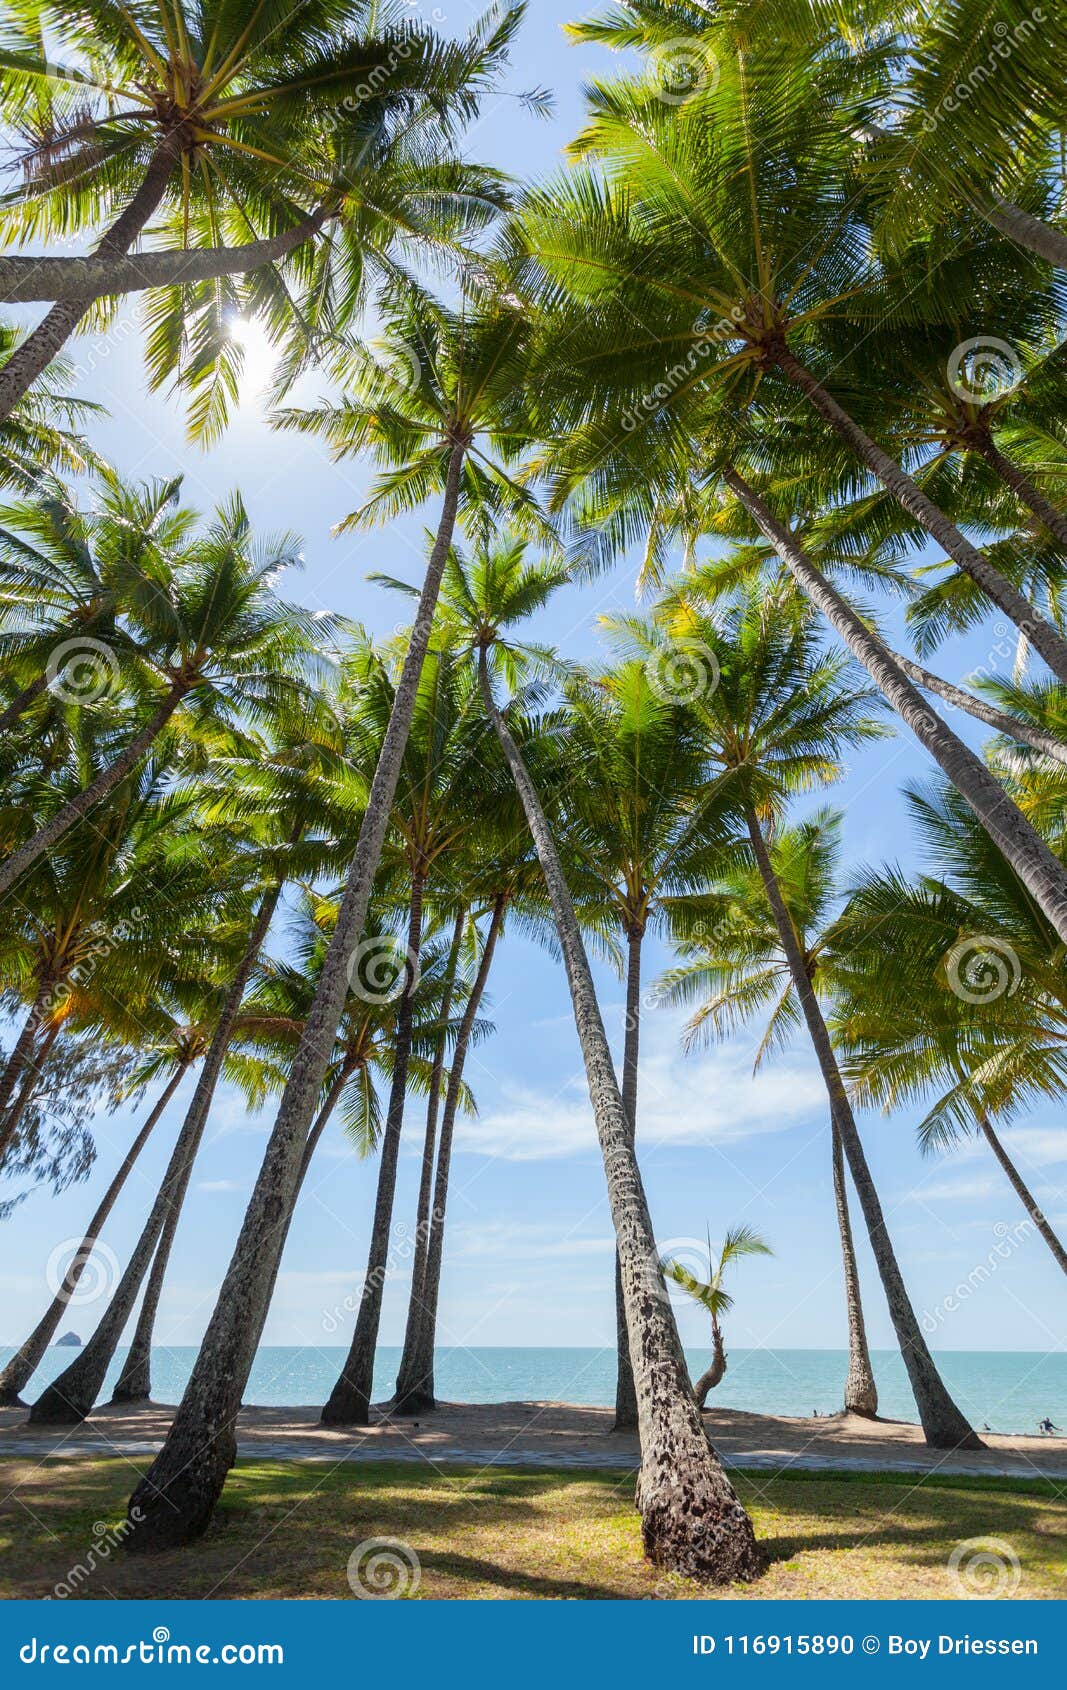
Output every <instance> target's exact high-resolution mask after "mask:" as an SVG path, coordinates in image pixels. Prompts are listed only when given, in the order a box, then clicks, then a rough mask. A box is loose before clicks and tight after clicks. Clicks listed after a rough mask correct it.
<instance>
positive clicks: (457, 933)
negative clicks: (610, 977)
mask: <svg viewBox="0 0 1067 1690" xmlns="http://www.w3.org/2000/svg"><path fill="white" fill-rule="evenodd" d="M466 924H467V909H466V906H465V905H461V906H460V911H459V914H458V915H457V916H456V925H455V927H454V928H453V930H452V943H451V946H450V947H449V952H448V965H447V969H446V973H445V985H444V994H443V997H442V1000H441V1033H440V1037H439V1038H438V1040H437V1048H436V1049H435V1051H434V1055H433V1068H432V1069H431V1072H430V1095H429V1099H428V1100H427V1104H426V1134H425V1137H424V1139H423V1145H422V1168H421V1170H420V1173H419V1197H418V1203H417V1205H416V1209H415V1257H414V1260H413V1262H412V1265H411V1291H410V1292H409V1294H408V1315H407V1321H406V1323H405V1327H404V1348H403V1351H402V1352H401V1356H400V1366H399V1368H398V1370H397V1375H396V1388H395V1390H394V1392H393V1402H394V1404H396V1405H400V1404H401V1403H404V1402H405V1401H406V1398H407V1395H408V1392H409V1391H410V1389H411V1387H412V1384H413V1379H412V1369H413V1368H414V1366H415V1362H416V1355H417V1350H418V1331H419V1323H420V1321H421V1319H422V1306H423V1298H424V1296H425V1292H426V1258H427V1253H428V1249H429V1243H430V1198H431V1193H432V1190H433V1168H434V1157H435V1155H436V1152H437V1116H438V1114H439V1112H440V1108H441V1080H442V1076H443V1075H444V1071H445V1051H446V1047H447V1040H448V1020H449V1016H450V1015H451V1013H452V994H453V991H454V990H455V982H456V974H457V971H458V969H459V953H460V947H461V946H462V943H463V930H464V928H465V926H466Z"/></svg>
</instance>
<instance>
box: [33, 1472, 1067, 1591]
mask: <svg viewBox="0 0 1067 1690" xmlns="http://www.w3.org/2000/svg"><path fill="white" fill-rule="evenodd" d="M133 1477H134V1473H133V1468H132V1465H131V1463H130V1462H128V1461H119V1460H106V1461H93V1460H87V1459H84V1458H78V1459H75V1460H69V1461H64V1460H62V1459H53V1460H47V1461H42V1462H31V1461H26V1460H18V1459H8V1460H4V1461H2V1462H0V1499H2V1501H0V1595H3V1596H4V1597H12V1596H46V1595H50V1594H52V1593H53V1591H54V1590H55V1587H56V1586H59V1585H61V1584H62V1583H63V1581H68V1580H70V1578H71V1570H72V1569H73V1568H75V1567H79V1566H80V1567H81V1568H83V1569H86V1571H85V1572H84V1575H82V1574H79V1575H76V1576H75V1582H76V1589H75V1590H74V1591H73V1592H72V1594H76V1595H78V1596H80V1597H83V1598H84V1597H98V1598H108V1597H146V1596H161V1595H165V1596H168V1597H197V1596H199V1597H203V1596H220V1597H222V1596H229V1597H267V1596H276V1597H339V1598H351V1594H352V1593H351V1590H350V1587H349V1583H348V1578H347V1573H346V1569H347V1566H348V1561H349V1557H350V1556H351V1554H352V1552H353V1550H354V1549H356V1547H357V1545H359V1544H361V1543H364V1542H366V1541H367V1540H368V1539H373V1538H382V1537H387V1538H393V1539H398V1540H400V1541H401V1542H402V1543H403V1544H404V1545H406V1546H409V1549H410V1551H412V1552H413V1553H414V1555H415V1556H416V1557H417V1559H418V1563H419V1566H420V1567H421V1580H420V1583H419V1585H418V1591H417V1594H418V1597H419V1598H432V1597H444V1598H457V1597H492V1598H509V1597H568V1598H573V1597H597V1598H599V1597H604V1598H610V1597H653V1598H659V1599H667V1600H679V1601H684V1600H686V1599H688V1598H692V1597H706V1596H707V1595H709V1591H708V1590H707V1589H706V1588H705V1587H704V1586H701V1585H696V1584H692V1583H690V1582H688V1581H685V1580H681V1579H676V1578H671V1577H665V1576H664V1575H663V1574H662V1573H659V1572H658V1571H656V1570H655V1569H654V1568H652V1567H649V1566H647V1565H646V1564H645V1563H644V1562H643V1561H642V1558H641V1542H640V1533H639V1529H638V1521H637V1515H636V1514H635V1512H634V1509H633V1504H632V1481H631V1480H630V1479H628V1478H624V1477H621V1476H620V1475H619V1474H618V1473H601V1472H597V1473H590V1472H582V1473H576V1472H573V1471H570V1472H551V1471H537V1472H531V1471H530V1470H529V1469H526V1470H524V1471H516V1470H502V1469H499V1468H497V1469H484V1468H482V1469H475V1468H464V1467H455V1468H450V1469H449V1470H448V1472H447V1475H444V1474H442V1473H440V1472H433V1471H431V1470H430V1469H428V1468H421V1467H414V1466H407V1465H402V1464H399V1463H398V1464H393V1465H388V1466H387V1465H385V1464H381V1465H377V1464H375V1465H371V1464H368V1465H366V1466H356V1465H353V1464H350V1463H349V1464H344V1465H340V1466H337V1467H335V1468H332V1469H331V1468H330V1467H328V1466H326V1465H325V1464H319V1463H313V1462H303V1463H302V1462H297V1461H288V1462H286V1461H242V1462H241V1463H240V1464H239V1465H238V1467H237V1468H236V1469H235V1471H234V1473H233V1474H232V1475H231V1478H230V1482H229V1484H228V1485H227V1488H226V1495H225V1499H224V1501H223V1504H222V1507H221V1508H220V1510H219V1512H218V1515H217V1517H216V1520H215V1523H214V1525H213V1526H212V1529H211V1530H210V1532H209V1533H208V1534H207V1536H206V1537H205V1538H204V1539H203V1540H202V1541H201V1542H200V1543H198V1544H196V1545H194V1546H193V1547H192V1548H190V1549H187V1550H184V1551H179V1552H172V1553H168V1554H166V1555H161V1556H158V1557H155V1558H152V1559H148V1560H145V1559H141V1558H136V1559H135V1558H133V1557H127V1556H124V1555H123V1554H122V1553H121V1550H119V1549H116V1548H114V1547H113V1544H114V1538H113V1536H112V1535H111V1532H110V1530H109V1528H112V1527H115V1526H117V1525H118V1523H119V1522H120V1521H121V1520H122V1518H123V1515H124V1512H125V1502H126V1497H127V1495H128V1494H129V1491H130V1487H131V1483H132V1480H133ZM736 1482H737V1485H738V1488H739V1490H740V1492H741V1495H742V1497H743V1499H744V1501H745V1503H746V1505H747V1507H748V1508H749V1510H750V1512H751V1514H752V1517H753V1520H754V1522H755V1527H756V1533H757V1536H758V1537H759V1539H760V1542H761V1544H762V1546H763V1549H764V1551H765V1553H766V1556H767V1571H766V1573H765V1575H764V1577H763V1578H762V1579H761V1580H760V1581H759V1582H758V1583H757V1584H755V1585H749V1586H734V1587H731V1588H730V1589H729V1590H725V1591H722V1592H720V1593H718V1594H722V1595H729V1596H747V1595H751V1596H766V1597H786V1598H797V1597H812V1596H825V1597H865V1596H869V1597H905V1596H907V1597H936V1596H947V1597H953V1596H958V1595H960V1594H961V1590H960V1586H959V1583H958V1582H957V1580H956V1579H955V1578H954V1576H953V1574H952V1573H951V1571H950V1570H949V1559H950V1556H951V1555H952V1552H953V1550H954V1549H956V1548H957V1546H958V1545H959V1544H960V1543H962V1542H967V1541H969V1540H971V1539H975V1538H995V1539H997V1540H999V1543H1000V1544H1001V1545H1002V1546H1003V1548H1002V1549H998V1550H996V1551H995V1552H994V1553H995V1554H997V1555H998V1556H999V1557H1000V1559H1001V1560H1002V1561H1004V1563H1005V1565H1006V1566H1007V1567H1008V1568H1009V1569H1010V1566H1011V1561H1010V1557H1015V1558H1017V1561H1018V1566H1019V1575H1020V1576H1019V1581H1018V1586H1017V1589H1016V1591H1015V1594H1017V1595H1019V1596H1029V1597H1035V1596H1036V1597H1054V1596H1060V1597H1062V1595H1063V1593H1064V1580H1065V1574H1067V1485H1056V1484H1054V1483H1053V1482H1051V1481H1040V1480H1035V1481H1034V1482H1032V1483H1024V1482H1021V1481H1020V1482H1016V1481H1014V1480H982V1479H962V1478H961V1479H951V1478H928V1479H924V1480H921V1481H920V1480H919V1479H917V1478H916V1477H913V1476H905V1475H892V1476H889V1475H886V1476H882V1475H878V1476H870V1475H863V1476H854V1475H844V1474H808V1475H803V1476H791V1477H789V1478H771V1477H769V1476H768V1475H766V1474H762V1473H750V1474H741V1475H738V1476H736ZM94 1545H96V1548H95V1549H94V1547H93V1546H94ZM970 1554H971V1552H970V1551H965V1552H964V1564H965V1565H966V1564H967V1563H968V1562H969V1559H970ZM1009 1582H1011V1583H1013V1582H1014V1581H1013V1579H1011V1578H1009ZM711 1594H716V1593H711Z"/></svg>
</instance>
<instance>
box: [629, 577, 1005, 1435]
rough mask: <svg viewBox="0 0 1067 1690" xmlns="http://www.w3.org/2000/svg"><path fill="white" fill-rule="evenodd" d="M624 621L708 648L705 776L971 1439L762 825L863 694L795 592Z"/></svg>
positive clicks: (647, 640)
mask: <svg viewBox="0 0 1067 1690" xmlns="http://www.w3.org/2000/svg"><path fill="white" fill-rule="evenodd" d="M623 626H624V630H625V633H626V635H627V636H628V638H629V639H630V640H631V641H632V642H633V643H634V644H635V645H636V646H637V648H638V650H640V651H642V652H644V653H645V654H646V655H651V656H655V655H656V654H657V653H663V652H664V651H665V650H666V652H668V653H669V652H670V650H671V649H672V647H677V646H678V644H679V643H680V642H688V643H689V644H690V645H691V646H692V645H695V646H696V647H697V648H698V649H699V650H701V651H702V652H706V653H708V654H709V655H708V656H707V657H706V658H705V660H704V661H705V663H706V664H708V665H711V667H712V669H713V673H714V675H715V677H716V684H715V685H714V687H711V688H708V687H705V688H704V689H703V690H702V691H701V693H700V694H699V696H698V698H697V699H696V700H695V701H694V704H693V708H694V710H696V711H698V712H699V716H700V720H701V724H702V727H703V731H704V734H705V738H706V744H707V752H708V760H709V765H710V770H711V771H712V772H711V775H710V777H709V778H711V779H712V780H713V781H714V783H715V790H716V792H717V793H718V795H719V797H720V798H721V799H729V801H730V802H731V803H732V804H733V805H734V806H736V809H737V812H738V813H739V815H740V817H741V818H742V838H743V839H745V840H747V843H748V846H749V849H750V850H751V853H752V859H753V860H754V862H755V865H756V868H757V870H758V873H759V877H760V880H761V881H762V884H763V889H764V894H765V896H766V898H767V902H768V904H769V906H770V910H771V914H772V917H773V919H774V924H775V926H776V928H777V930H778V940H779V944H780V946H781V948H782V952H783V954H784V956H785V960H786V964H787V966H788V970H789V975H790V978H791V980H792V984H793V990H794V992H795V993H796V996H797V1001H798V1004H799V1007H800V1011H801V1014H802V1016H803V1019H804V1023H805V1026H806V1028H807V1031H808V1035H809V1037H810V1038H811V1041H812V1044H813V1046H814V1048H815V1054H816V1058H817V1060H818V1062H819V1067H820V1071H821V1073H822V1076H823V1081H824V1083H825V1085H826V1090H827V1094H828V1097H829V1102H830V1115H831V1121H832V1123H833V1125H834V1126H836V1128H837V1131H838V1133H839V1135H840V1137H841V1142H842V1145H843V1148H844V1152H845V1156H846V1158H847V1160H848V1165H849V1171H850V1172H851V1174H852V1181H853V1184H854V1186H855V1188H856V1192H857V1195H858V1197H859V1200H860V1206H861V1208H862V1210H863V1214H864V1220H865V1221H866V1224H867V1231H868V1234H869V1236H870V1240H871V1247H872V1250H873V1251H874V1256H875V1260H876V1262H877V1264H878V1271H879V1274H880V1277H881V1280H882V1286H883V1289H884V1291H885V1294H886V1300H887V1302H888V1304H889V1311H890V1316H891V1318H892V1320H893V1325H894V1329H895V1331H896V1334H897V1339H898V1342H899V1344H900V1349H901V1354H902V1356H903V1358H904V1362H905V1366H906V1367H907V1369H908V1377H909V1379H910V1381H911V1384H912V1389H913V1391H914V1393H915V1399H916V1404H917V1406H918V1409H919V1417H920V1420H921V1422H922V1426H923V1431H924V1432H925V1434H926V1439H927V1442H928V1443H930V1444H932V1445H934V1446H935V1447H938V1448H943V1447H949V1448H956V1447H959V1446H960V1445H961V1444H962V1445H964V1446H966V1447H974V1446H975V1444H976V1443H977V1441H978V1440H976V1438H975V1434H974V1433H973V1431H972V1430H971V1428H970V1426H969V1425H968V1424H967V1422H966V1420H965V1419H964V1417H963V1416H962V1414H961V1413H960V1411H959V1409H958V1408H957V1407H956V1405H955V1403H954V1402H953V1401H952V1399H951V1397H950V1396H949V1394H948V1392H947V1390H946V1389H945V1386H944V1384H943V1382H942V1380H941V1378H940V1375H939V1374H938V1372H937V1368H936V1367H935V1365H934V1362H933V1358H932V1357H931V1355H930V1353H929V1350H928V1348H927V1345H926V1342H925V1340H924V1338H923V1335H922V1332H921V1330H920V1327H919V1323H918V1321H917V1319H916V1317H915V1312H914V1309H913V1308H912V1305H911V1302H910V1300H909V1298H908V1294H907V1290H906V1287H905V1285H904V1281H903V1277H902V1275H901V1272H900V1268H899V1264H898V1263H897V1259H896V1255H895V1253H894V1251H893V1248H892V1244H891V1242H890V1239H889V1234H888V1231H887V1229H886V1225H885V1218H884V1216H883V1213H882V1208H881V1204H880V1202H879V1199H878V1194H877V1192H876V1190H875V1187H874V1182H873V1180H872V1178H871V1173H870V1169H869V1167H868V1164H867V1159H866V1156H865V1154H864V1150H863V1145H862V1142H861V1140H860V1136H859V1131H858V1129H857V1126H856V1121H855V1117H854V1115H853V1113H852V1109H851V1106H850V1104H849V1101H848V1098H847V1095H846V1092H845V1088H844V1085H843V1083H842V1080H841V1076H840V1073H839V1071H838V1068H837V1064H836V1062H835V1060H834V1054H833V1049H832V1046H831V1043H830V1038H829V1035H828V1033H827V1030H826V1024H825V1021H824V1019H823V1016H822V1011H821V1008H820V1006H819V1001H818V996H817V993H816V990H815V987H814V984H813V981H812V979H811V977H810V975H809V972H808V969H807V966H806V963H805V958H804V952H803V948H802V945H801V940H800V937H799V935H798V933H797V930H796V927H795V926H794V924H793V921H792V918H791V916H790V914H789V910H788V908H787V906H786V903H785V901H784V899H783V896H782V889H781V883H780V880H779V878H778V874H777V872H776V870H775V867H774V862H773V858H772V856H771V854H770V850H769V848H768V842H767V837H766V834H765V828H766V827H767V825H768V822H770V823H771V824H773V822H774V820H775V819H776V817H777V816H778V815H779V814H780V812H781V810H782V808H783V805H784V803H785V802H786V800H787V799H788V797H789V795H790V794H792V793H794V792H797V791H800V790H803V789H804V788H805V787H808V786H811V785H812V784H814V783H816V782H823V781H826V780H827V779H832V778H834V777H835V776H836V774H837V773H838V771H839V768H840V757H841V753H842V751H843V749H844V747H845V746H847V745H851V744H855V743H862V742H863V741H864V740H865V739H868V738H870V737H871V735H872V734H874V733H875V732H877V728H876V726H875V724H874V723H873V722H872V721H871V720H870V719H869V717H868V715H867V711H868V708H869V704H870V698H871V695H870V694H869V693H867V692H863V691H860V690H858V689H856V688H854V687H853V686H851V685H850V684H849V677H848V665H847V660H844V659H842V658H840V657H837V656H832V655H828V654H825V653H822V652H820V650H819V647H818V643H817V637H816V633H815V629H814V627H813V626H812V624H811V622H810V620H809V619H808V618H807V616H806V615H805V614H804V613H803V612H798V609H797V605H796V601H795V599H792V598H786V599H784V600H778V601H775V600H773V599H771V600H768V599H766V598H765V597H764V595H763V593H762V592H761V591H760V590H759V589H758V587H757V588H755V589H752V588H749V589H748V591H747V592H746V591H744V590H742V591H740V592H739V593H738V595H737V598H736V601H735V603H734V604H733V606H732V607H731V608H730V610H729V611H727V610H726V609H725V608H724V607H723V605H722V604H721V603H720V604H719V605H718V606H717V607H716V611H715V614H714V615H713V616H711V615H708V614H706V613H705V612H703V611H702V607H701V602H700V591H699V582H697V583H696V584H695V585H689V584H686V585H683V586H681V587H679V588H678V589H677V590H676V591H675V592H674V593H673V594H670V595H668V596H667V598H666V599H665V601H664V604H663V606H662V607H661V609H660V611H659V613H658V614H657V617H656V619H655V622H654V623H653V624H652V625H651V626H650V627H646V626H642V625H641V624H639V623H634V622H631V623H628V624H624V625H623Z"/></svg>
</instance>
